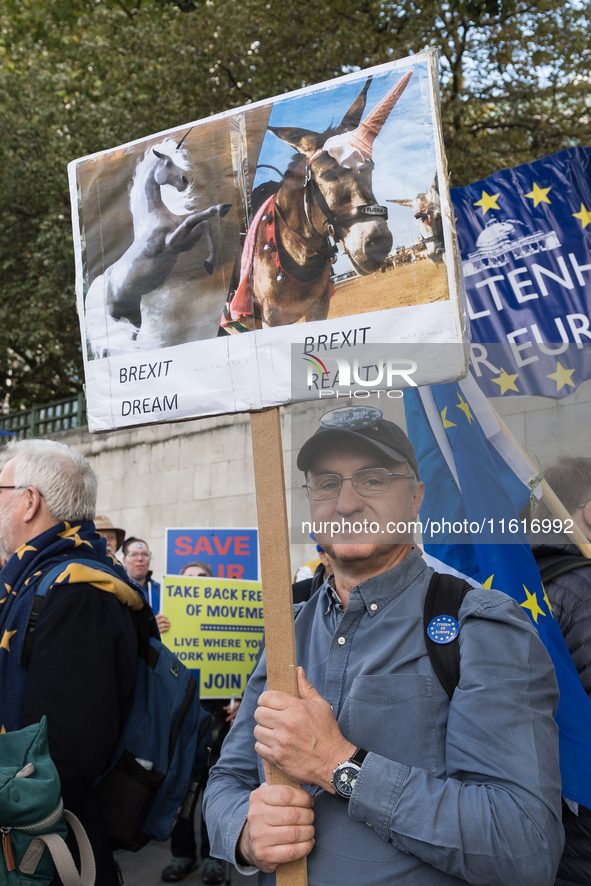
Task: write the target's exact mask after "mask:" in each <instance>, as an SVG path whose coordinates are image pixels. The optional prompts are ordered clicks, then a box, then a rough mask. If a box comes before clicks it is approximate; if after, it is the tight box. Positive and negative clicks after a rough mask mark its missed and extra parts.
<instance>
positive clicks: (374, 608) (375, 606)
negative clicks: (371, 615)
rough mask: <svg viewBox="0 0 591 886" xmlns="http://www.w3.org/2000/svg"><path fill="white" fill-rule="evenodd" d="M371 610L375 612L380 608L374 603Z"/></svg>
mask: <svg viewBox="0 0 591 886" xmlns="http://www.w3.org/2000/svg"><path fill="white" fill-rule="evenodd" d="M369 608H370V609H371V611H372V612H375V611H376V609H377V608H378V604H377V603H372V604H371V606H370V607H369Z"/></svg>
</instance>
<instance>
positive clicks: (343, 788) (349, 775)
mask: <svg viewBox="0 0 591 886" xmlns="http://www.w3.org/2000/svg"><path fill="white" fill-rule="evenodd" d="M367 753H368V752H367V751H364V750H363V748H357V750H356V751H355V753H354V754H353V755H352V756H351V757H349V759H348V760H345V762H344V763H339V765H338V766H337V768H336V769H334V770H333V773H332V786H333V788H334V789H335V792H336V794H337V797H343V798H344V799H345V800H348V799H349V798H350V796H351V794H352V793H353V788H354V787H355V782H356V780H357V776H358V775H359V770H360V769H361V764H362V763H363V761H364V760H365V758H366V757H367Z"/></svg>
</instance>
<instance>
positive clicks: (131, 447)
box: [0, 382, 591, 577]
mask: <svg viewBox="0 0 591 886" xmlns="http://www.w3.org/2000/svg"><path fill="white" fill-rule="evenodd" d="M390 402H392V401H390ZM493 403H494V405H495V407H496V408H497V410H498V411H499V413H500V414H501V416H502V417H503V418H504V420H505V421H506V423H507V425H508V426H509V428H510V430H511V431H512V432H513V433H514V434H515V436H516V437H517V438H518V440H519V441H520V443H521V444H522V445H523V446H524V448H525V449H526V451H527V452H528V453H529V454H530V455H531V454H532V453H537V455H538V456H539V457H540V459H541V461H542V464H544V465H548V464H550V463H551V462H552V461H554V460H555V459H556V458H557V457H559V456H561V455H587V454H589V442H588V440H589V430H588V428H589V426H588V424H587V422H588V417H589V415H590V414H591V382H586V383H584V384H583V385H581V386H580V388H579V389H578V390H577V391H576V392H575V393H574V394H572V395H571V396H570V397H568V398H567V399H566V400H550V399H546V398H543V397H531V398H527V399H522V398H513V399H510V400H509V399H505V400H502V399H501V398H497V399H496V400H495V401H493ZM334 405H336V404H334ZM339 405H346V404H345V403H344V402H343V403H340V404H339ZM331 406H333V404H331V403H327V401H323V402H322V403H315V404H313V405H299V406H296V407H293V409H292V410H291V411H289V410H282V433H283V443H284V450H285V468H286V478H287V486H288V489H289V493H288V500H289V499H290V498H291V493H292V492H293V490H296V489H298V488H299V487H300V486H301V482H302V478H301V475H300V474H299V472H296V471H295V470H293V461H294V456H295V452H296V451H297V449H298V448H299V446H300V445H301V443H302V442H303V440H304V439H306V437H307V436H309V434H310V433H312V432H313V430H314V429H315V427H316V426H317V425H316V415H317V413H319V412H324V411H327V410H329V409H330V408H331ZM388 417H392V418H393V419H394V420H395V421H399V422H400V423H403V422H404V416H403V409H402V405H401V404H400V403H397V404H395V407H394V410H393V412H389V414H388ZM55 439H59V440H60V441H62V442H64V443H67V444H68V445H70V446H74V447H76V448H77V449H79V450H80V451H81V452H83V453H84V454H85V455H86V456H87V457H88V459H89V460H90V462H91V464H92V466H93V468H94V470H95V471H96V473H97V476H98V478H99V495H98V510H97V512H98V513H100V514H107V515H108V516H109V517H110V518H111V519H112V520H113V522H114V523H115V525H117V526H122V527H123V528H124V529H125V530H126V533H127V534H128V535H137V536H140V537H142V538H145V539H146V541H147V542H148V544H149V545H150V547H151V549H152V551H153V564H152V565H153V569H154V573H155V575H156V577H158V576H159V575H161V574H162V572H163V570H164V568H165V549H164V548H165V535H164V530H165V529H166V528H167V527H228V528H229V527H234V526H236V527H238V526H242V527H249V526H256V525H257V515H256V503H255V494H254V476H253V465H252V447H251V440H250V423H249V418H248V416H246V415H237V416H222V417H215V418H206V419H200V420H197V421H188V422H179V423H176V424H166V425H153V426H151V427H147V428H134V429H132V430H126V431H113V432H111V433H108V434H89V433H88V431H87V430H86V429H81V430H77V431H67V432H63V433H60V434H56V435H55ZM292 441H293V442H292ZM3 462H4V458H3V457H2V453H1V450H0V464H3ZM291 553H292V571H295V569H296V568H297V566H298V565H299V564H300V563H302V562H305V561H306V560H308V559H311V558H312V557H313V556H315V549H314V546H313V545H312V544H307V545H303V544H293V545H292V550H291Z"/></svg>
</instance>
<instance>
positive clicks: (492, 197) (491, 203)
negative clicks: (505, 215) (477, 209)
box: [472, 191, 501, 215]
mask: <svg viewBox="0 0 591 886" xmlns="http://www.w3.org/2000/svg"><path fill="white" fill-rule="evenodd" d="M498 196H499V194H487V193H486V191H483V192H482V197H481V198H480V200H477V201H476V203H473V204H472V205H473V206H482V214H483V215H486V213H487V212H488V210H489V209H500V208H501V207H500V206H499V205H498V203H497V197H498Z"/></svg>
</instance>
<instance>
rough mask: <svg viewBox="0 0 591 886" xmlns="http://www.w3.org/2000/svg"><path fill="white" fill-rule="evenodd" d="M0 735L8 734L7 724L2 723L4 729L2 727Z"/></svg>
mask: <svg viewBox="0 0 591 886" xmlns="http://www.w3.org/2000/svg"><path fill="white" fill-rule="evenodd" d="M0 735H6V726H4V724H3V725H2V729H0Z"/></svg>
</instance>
